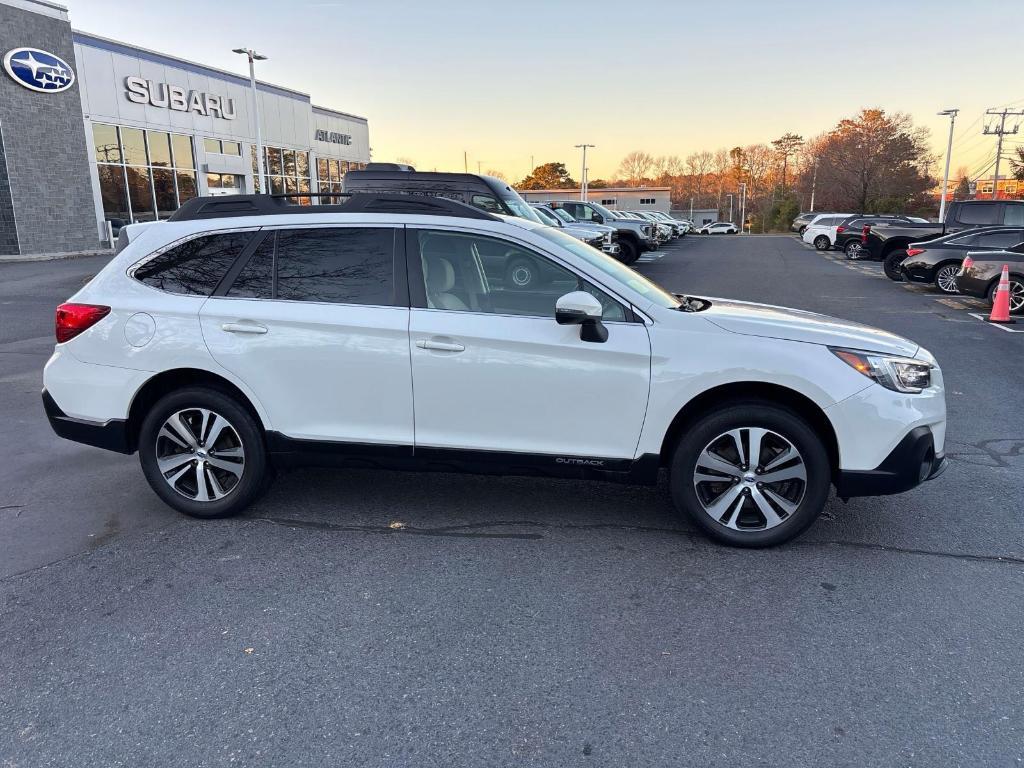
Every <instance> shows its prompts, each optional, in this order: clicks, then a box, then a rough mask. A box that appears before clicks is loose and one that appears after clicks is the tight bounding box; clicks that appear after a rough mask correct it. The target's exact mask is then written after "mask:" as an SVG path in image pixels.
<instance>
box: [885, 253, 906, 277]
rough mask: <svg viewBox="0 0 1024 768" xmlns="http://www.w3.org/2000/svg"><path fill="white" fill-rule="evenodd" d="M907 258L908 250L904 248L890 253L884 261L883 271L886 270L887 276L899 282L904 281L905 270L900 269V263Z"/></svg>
mask: <svg viewBox="0 0 1024 768" xmlns="http://www.w3.org/2000/svg"><path fill="white" fill-rule="evenodd" d="M905 258H907V252H906V251H905V250H903V249H902V248H901V249H899V250H896V251H893V252H892V253H890V254H888V255H887V256H886V257H885V259H884V260H883V261H882V271H883V272H885V276H886V277H888V278H889V279H890V280H895V281H896V282H897V283H899V282H902V281H903V270H901V269H900V265H901V264H902V263H903V260H904V259H905Z"/></svg>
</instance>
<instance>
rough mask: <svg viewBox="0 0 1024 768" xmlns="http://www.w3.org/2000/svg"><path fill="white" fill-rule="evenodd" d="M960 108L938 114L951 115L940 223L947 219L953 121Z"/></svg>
mask: <svg viewBox="0 0 1024 768" xmlns="http://www.w3.org/2000/svg"><path fill="white" fill-rule="evenodd" d="M959 111H960V110H959V109H957V108H955V107H953V108H950V109H944V110H942V111H941V112H939V113H938V114H940V115H948V116H949V141H948V142H947V143H946V172H945V173H944V174H943V175H942V202H940V203H939V223H942V222H943V221H945V220H946V190H947V189H948V188H949V160H950V156H951V155H952V152H953V123H954V122H956V116H957V113H958V112H959Z"/></svg>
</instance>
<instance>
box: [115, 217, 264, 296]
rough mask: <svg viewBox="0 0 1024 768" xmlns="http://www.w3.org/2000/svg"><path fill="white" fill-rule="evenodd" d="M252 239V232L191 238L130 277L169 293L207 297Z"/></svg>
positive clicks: (162, 254)
mask: <svg viewBox="0 0 1024 768" xmlns="http://www.w3.org/2000/svg"><path fill="white" fill-rule="evenodd" d="M252 236H253V233H252V232H224V233H221V234H217V235H203V236H201V237H196V238H193V239H192V240H189V241H188V242H185V243H182V244H181V245H176V246H174V247H173V248H169V249H168V250H166V251H164V252H163V253H161V254H159V255H158V256H155V257H153V258H152V259H150V260H149V261H147V262H146V263H145V264H143V265H142V266H140V267H138V268H137V269H136V270H135V272H134V275H133V276H134V277H135V279H136V280H138V281H139V282H141V283H145V284H146V285H149V286H152V287H153V288H159V289H160V290H162V291H167V292H169V293H180V294H185V295H188V296H209V295H210V294H211V293H213V291H214V289H215V288H216V287H217V284H218V283H219V282H220V281H221V279H222V278H223V277H224V274H225V273H226V272H227V271H228V268H229V267H230V266H231V265H232V264H233V263H234V262H235V259H237V258H238V257H239V255H241V253H242V251H244V250H245V246H247V245H248V244H249V241H250V240H251V239H252Z"/></svg>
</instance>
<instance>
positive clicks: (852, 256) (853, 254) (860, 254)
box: [843, 240, 868, 261]
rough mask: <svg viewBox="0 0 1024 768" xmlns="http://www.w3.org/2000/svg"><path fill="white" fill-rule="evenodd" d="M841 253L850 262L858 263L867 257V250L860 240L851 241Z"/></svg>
mask: <svg viewBox="0 0 1024 768" xmlns="http://www.w3.org/2000/svg"><path fill="white" fill-rule="evenodd" d="M843 253H844V254H845V255H846V258H848V259H849V260H850V261H860V260H861V259H863V258H864V257H865V256H867V255H868V250H867V248H865V247H864V244H863V243H862V242H861V241H860V240H851V241H850V242H848V243H847V244H846V245H845V247H844V248H843Z"/></svg>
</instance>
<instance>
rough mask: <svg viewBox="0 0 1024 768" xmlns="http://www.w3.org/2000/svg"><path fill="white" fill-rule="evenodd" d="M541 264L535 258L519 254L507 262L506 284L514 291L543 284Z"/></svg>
mask: <svg viewBox="0 0 1024 768" xmlns="http://www.w3.org/2000/svg"><path fill="white" fill-rule="evenodd" d="M543 282H544V279H543V275H542V273H541V270H540V266H539V265H538V264H537V262H535V261H534V260H533V259H528V258H525V257H523V256H517V257H514V258H512V259H509V260H508V262H506V263H505V286H506V287H507V288H510V289H511V290H514V291H525V290H528V289H530V288H536V287H537V286H538V285H541V284H543Z"/></svg>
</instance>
